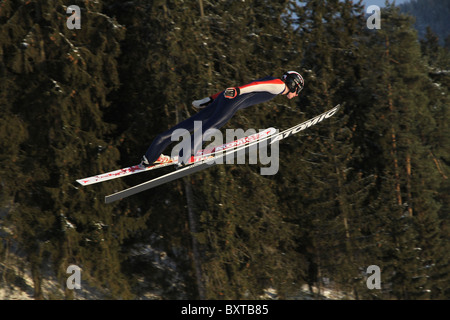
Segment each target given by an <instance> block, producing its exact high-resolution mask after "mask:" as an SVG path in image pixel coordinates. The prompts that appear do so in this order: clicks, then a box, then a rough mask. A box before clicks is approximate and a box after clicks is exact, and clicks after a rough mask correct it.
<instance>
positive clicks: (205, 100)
mask: <svg viewBox="0 0 450 320" xmlns="http://www.w3.org/2000/svg"><path fill="white" fill-rule="evenodd" d="M212 101H213V99H211V97H207V98H203V99H200V100H194V101H192V105H193V106H194V107H195V108H198V109H202V108H204V107H206V106H207V105H208V104H210V103H211V102H212Z"/></svg>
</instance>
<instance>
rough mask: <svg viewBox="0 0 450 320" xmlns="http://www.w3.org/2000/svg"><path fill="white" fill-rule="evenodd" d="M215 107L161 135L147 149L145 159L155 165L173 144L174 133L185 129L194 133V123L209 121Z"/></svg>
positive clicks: (208, 108)
mask: <svg viewBox="0 0 450 320" xmlns="http://www.w3.org/2000/svg"><path fill="white" fill-rule="evenodd" d="M214 109H215V105H214V102H213V103H211V105H209V106H208V107H206V108H204V109H202V110H200V111H199V112H198V113H196V114H195V115H193V116H192V117H190V118H188V119H186V120H184V121H182V122H180V123H178V124H177V125H176V126H174V127H172V128H170V129H169V130H167V131H165V132H163V133H161V134H159V135H158V136H157V137H156V138H155V139H154V140H153V142H152V144H151V145H150V147H149V148H148V149H147V152H146V153H145V157H146V158H147V160H148V162H149V163H153V162H155V161H156V160H158V157H159V156H160V155H161V153H162V152H163V151H164V149H166V148H167V146H168V145H169V144H170V143H171V142H172V140H171V137H172V133H173V132H174V131H175V130H177V129H185V130H187V131H189V132H193V131H194V121H204V120H206V119H208V118H209V117H210V116H211V114H213V113H214Z"/></svg>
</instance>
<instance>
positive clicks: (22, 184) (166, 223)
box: [0, 0, 450, 300]
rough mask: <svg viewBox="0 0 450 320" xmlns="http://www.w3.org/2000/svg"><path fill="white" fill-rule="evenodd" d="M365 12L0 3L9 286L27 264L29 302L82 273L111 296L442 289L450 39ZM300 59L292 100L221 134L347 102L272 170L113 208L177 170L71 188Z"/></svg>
mask: <svg viewBox="0 0 450 320" xmlns="http://www.w3.org/2000/svg"><path fill="white" fill-rule="evenodd" d="M420 2H424V3H425V2H427V1H426V0H422V1H420V0H416V1H414V3H420ZM434 3H435V7H433V8H434V10H440V12H448V10H449V2H448V1H438V2H436V1H435V2H434ZM69 5H75V6H78V7H79V8H80V19H79V21H78V22H79V24H80V26H81V28H79V29H77V28H69V25H68V19H69V18H70V17H71V15H70V13H69V14H68V13H67V8H68V6H69ZM439 6H440V7H439ZM445 10H447V11H445ZM423 11H424V12H425V11H426V9H424V10H423ZM369 15H370V14H368V13H366V12H365V8H364V6H363V5H362V3H361V1H358V0H354V1H351V0H341V1H338V0H303V1H296V0H276V1H274V0H270V1H266V0H245V1H237V0H184V1H183V0H153V1H151V0H130V1H116V0H98V1H89V0H70V1H63V0H31V1H25V0H3V1H0V150H1V151H0V205H1V206H0V287H8V286H12V285H17V282H18V281H17V279H18V276H19V275H20V272H23V273H24V272H28V273H29V274H30V275H31V278H32V290H33V297H34V298H35V299H53V298H54V299H77V298H78V297H79V295H80V293H79V290H78V291H77V290H70V289H68V288H67V287H66V280H67V277H68V274H67V272H66V270H67V268H68V266H70V265H77V266H79V267H80V268H81V277H82V289H81V292H82V291H83V288H87V287H90V288H95V290H98V291H99V292H101V293H102V296H103V297H105V298H110V299H144V298H149V297H150V298H152V297H153V298H157V299H217V300H219V299H261V298H262V297H264V294H265V293H266V292H267V290H271V291H270V292H273V293H274V295H275V296H276V298H278V299H295V297H296V295H297V293H298V292H299V290H301V288H307V289H306V290H308V291H309V293H310V295H311V296H312V297H317V298H319V297H320V296H321V294H322V293H323V291H324V290H325V289H326V288H331V289H333V290H336V291H339V292H340V293H341V294H342V295H343V296H342V297H343V298H347V299H393V300H406V299H449V298H450V261H449V260H450V254H449V252H450V242H449V240H450V205H449V202H450V196H449V195H450V180H449V177H450V153H449V152H450V140H449V139H450V128H449V124H450V121H449V116H450V107H449V106H450V96H449V90H450V74H449V70H450V53H449V50H450V47H449V46H445V45H443V42H442V40H443V39H442V37H441V38H440V35H438V34H437V33H436V32H435V31H433V28H427V29H426V32H425V33H424V35H423V36H420V37H419V34H418V32H417V31H416V29H415V28H414V24H415V21H416V19H415V18H414V17H413V16H411V15H410V14H408V13H405V12H403V11H401V10H400V9H399V8H398V7H396V6H395V5H387V6H386V7H385V8H382V10H381V27H380V29H370V28H368V24H367V19H368V17H369ZM445 18H448V17H444V19H445ZM445 22H447V21H445ZM435 23H437V21H435ZM447 31H448V29H447ZM288 70H296V71H298V72H300V73H301V74H302V75H303V77H304V79H305V88H304V89H303V91H302V92H301V94H300V96H299V97H298V98H296V99H292V100H288V99H286V98H285V97H284V96H278V97H276V98H275V99H273V100H271V101H270V102H268V103H265V104H259V105H256V106H253V107H250V108H247V109H245V110H241V111H239V112H238V113H236V115H235V116H234V117H233V118H232V120H231V121H229V122H228V123H227V124H226V126H225V127H223V128H222V130H225V129H231V128H242V129H244V130H247V129H250V128H254V129H263V128H269V127H275V128H277V129H280V130H284V129H287V128H289V127H291V126H294V125H296V124H298V123H301V122H303V121H306V120H308V119H311V118H313V117H314V116H316V115H318V114H320V113H322V112H325V111H326V110H328V109H331V108H332V107H333V106H335V105H336V104H341V109H340V110H339V112H338V113H336V114H335V115H334V116H333V117H332V118H329V119H325V120H324V121H323V122H321V123H319V124H317V125H315V126H313V127H311V128H309V129H307V130H305V131H302V132H300V133H298V134H296V135H293V136H292V137H289V138H287V139H284V140H282V141H280V143H279V170H278V172H277V174H275V175H261V174H260V167H261V166H264V164H249V163H247V164H239V165H238V164H236V165H217V166H214V167H212V168H209V169H207V170H203V171H201V172H198V173H195V174H192V175H189V176H187V177H185V178H183V179H179V180H176V181H173V182H170V183H167V184H164V185H162V186H160V187H157V188H155V189H151V190H148V191H145V192H142V193H139V194H137V195H134V196H132V197H129V198H125V199H123V200H120V201H117V202H114V203H112V204H105V203H104V196H106V195H109V194H112V193H114V192H116V191H120V190H123V189H125V188H127V187H131V186H134V185H137V184H139V183H142V182H144V181H147V180H149V179H151V178H154V177H157V176H158V175H161V174H163V173H168V172H172V171H173V168H170V167H167V168H162V169H159V170H155V171H152V172H148V173H142V174H138V175H133V176H130V177H125V178H123V179H115V180H111V181H108V182H104V183H101V184H96V185H92V186H87V187H82V186H80V185H79V184H77V183H76V179H80V178H83V177H88V176H92V175H95V174H99V173H102V172H108V171H111V170H115V169H119V168H123V167H128V166H131V165H134V164H137V163H139V161H140V159H141V156H142V155H143V154H144V153H145V151H146V150H147V148H148V146H149V145H150V143H151V142H152V140H153V138H154V137H155V136H156V135H157V134H159V133H161V132H163V131H165V130H167V129H168V128H170V127H172V126H174V125H175V124H177V123H178V122H180V121H181V120H183V119H185V118H187V117H189V116H192V115H193V114H195V113H196V112H197V110H196V109H195V108H193V106H192V101H194V100H197V99H202V98H204V97H208V96H210V95H212V94H214V93H216V92H219V91H221V90H224V89H225V88H227V87H231V86H237V85H243V84H246V83H248V82H250V81H252V80H255V79H259V78H262V77H265V76H269V75H272V76H274V77H280V76H281V75H282V74H283V73H284V72H285V71H288ZM168 154H170V150H169V152H168ZM12 253H15V254H16V255H19V256H20V257H22V258H23V260H22V265H20V266H18V268H17V266H14V263H13V260H12V258H11V255H12ZM372 265H376V266H378V267H379V268H380V272H381V273H380V274H381V288H380V289H369V288H368V286H367V283H366V281H367V279H368V276H369V275H370V274H368V272H367V269H368V267H369V266H372ZM15 267H16V268H15ZM18 270H21V271H20V272H19V271H18ZM49 274H52V275H53V276H54V277H55V278H56V279H57V281H58V283H59V284H60V289H61V290H60V291H59V293H58V292H55V293H54V294H53V295H50V296H49V295H48V293H46V292H45V291H44V283H45V281H46V278H47V277H48V275H49ZM150 293H151V294H152V295H151V296H149V295H150Z"/></svg>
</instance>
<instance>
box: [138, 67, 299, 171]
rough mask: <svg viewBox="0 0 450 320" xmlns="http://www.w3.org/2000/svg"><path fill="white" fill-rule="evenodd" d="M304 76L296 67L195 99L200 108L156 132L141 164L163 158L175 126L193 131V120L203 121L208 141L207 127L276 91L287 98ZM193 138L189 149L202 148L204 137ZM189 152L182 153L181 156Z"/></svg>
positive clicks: (216, 125)
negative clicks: (184, 118)
mask: <svg viewBox="0 0 450 320" xmlns="http://www.w3.org/2000/svg"><path fill="white" fill-rule="evenodd" d="M303 86H304V80H303V77H302V76H301V75H300V74H299V73H298V72H296V71H287V72H286V73H284V74H283V76H282V77H281V79H280V78H274V77H265V78H262V79H259V80H255V81H252V82H250V83H249V84H246V85H243V86H240V87H230V88H227V89H225V90H224V91H222V92H219V93H216V94H214V95H212V96H210V97H207V98H204V99H201V100H196V101H194V102H193V103H192V104H193V106H194V107H196V108H201V110H200V111H199V112H198V113H196V114H195V115H193V116H192V117H190V118H188V119H186V120H184V121H182V122H180V123H179V124H177V125H176V126H174V127H172V128H171V129H169V130H167V131H165V132H163V133H161V134H159V135H158V136H157V137H156V138H155V139H154V140H153V142H152V144H151V145H150V147H149V148H148V150H147V152H146V153H145V155H144V156H143V157H142V160H141V165H142V166H144V167H147V166H151V165H153V164H155V163H158V162H164V161H165V160H166V158H168V157H167V156H164V155H162V152H163V151H164V149H166V148H167V146H168V145H169V144H170V143H171V142H172V141H171V136H172V133H173V132H174V131H175V130H177V129H185V130H187V131H189V132H191V133H192V132H193V131H194V121H201V122H202V137H203V138H202V140H203V141H207V140H208V138H209V137H208V136H207V135H205V132H206V131H207V130H208V129H220V128H221V127H222V126H224V125H225V124H226V123H227V122H228V121H229V120H230V119H231V118H232V117H233V116H234V114H235V113H236V112H237V111H238V110H240V109H244V108H247V107H250V106H253V105H255V104H258V103H262V102H266V101H269V100H271V99H273V98H275V97H276V96H277V95H285V96H287V98H288V99H292V98H294V97H297V96H298V95H299V93H300V91H301V90H302V89H303ZM202 140H200V141H195V140H194V137H193V135H192V136H191V146H192V150H191V153H192V154H195V153H196V152H197V151H198V150H200V149H201V147H202V143H203V141H202ZM189 156H190V155H187V156H186V155H185V156H184V158H187V157H189Z"/></svg>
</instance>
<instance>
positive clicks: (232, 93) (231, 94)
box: [224, 87, 241, 99]
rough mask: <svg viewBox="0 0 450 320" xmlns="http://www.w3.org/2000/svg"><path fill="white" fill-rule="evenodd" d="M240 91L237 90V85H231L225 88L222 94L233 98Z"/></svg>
mask: <svg viewBox="0 0 450 320" xmlns="http://www.w3.org/2000/svg"><path fill="white" fill-rule="evenodd" d="M240 92H241V90H239V88H238V87H231V88H227V89H225V92H224V96H225V98H227V99H233V98H236V97H237V96H238V95H239V93H240Z"/></svg>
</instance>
